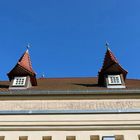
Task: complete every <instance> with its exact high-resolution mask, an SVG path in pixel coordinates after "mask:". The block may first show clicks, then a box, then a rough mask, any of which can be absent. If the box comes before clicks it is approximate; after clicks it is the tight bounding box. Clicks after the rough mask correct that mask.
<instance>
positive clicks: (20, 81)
mask: <svg viewBox="0 0 140 140" xmlns="http://www.w3.org/2000/svg"><path fill="white" fill-rule="evenodd" d="M25 82H26V77H15V78H14V81H13V86H25Z"/></svg>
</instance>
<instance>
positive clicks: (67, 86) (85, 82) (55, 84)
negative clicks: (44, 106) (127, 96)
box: [0, 77, 140, 92]
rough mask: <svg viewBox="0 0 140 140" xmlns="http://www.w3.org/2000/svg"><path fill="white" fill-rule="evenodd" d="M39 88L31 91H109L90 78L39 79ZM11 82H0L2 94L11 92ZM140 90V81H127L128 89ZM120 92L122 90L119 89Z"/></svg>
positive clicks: (96, 80) (34, 87) (95, 79)
mask: <svg viewBox="0 0 140 140" xmlns="http://www.w3.org/2000/svg"><path fill="white" fill-rule="evenodd" d="M37 83H38V85H37V86H33V87H32V88H31V89H29V90H33V91H37V90H47V91H63V90H65V91H73V90H76V91H78V90H84V91H85V90H86V91H88V90H108V89H107V88H106V87H101V86H99V85H98V78H97V77H89V78H39V79H37ZM9 84H10V82H9V81H0V92H2V91H9ZM128 89H140V80H136V79H127V80H126V89H123V90H128ZM118 90H120V89H118Z"/></svg>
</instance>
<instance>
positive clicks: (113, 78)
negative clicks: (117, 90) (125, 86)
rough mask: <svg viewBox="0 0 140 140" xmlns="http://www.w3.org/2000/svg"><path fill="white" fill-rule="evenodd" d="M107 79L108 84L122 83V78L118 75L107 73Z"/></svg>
mask: <svg viewBox="0 0 140 140" xmlns="http://www.w3.org/2000/svg"><path fill="white" fill-rule="evenodd" d="M107 79H108V84H109V85H122V79H121V76H120V75H108V77H107Z"/></svg>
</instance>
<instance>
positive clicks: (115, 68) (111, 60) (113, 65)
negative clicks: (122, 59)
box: [98, 43, 128, 86]
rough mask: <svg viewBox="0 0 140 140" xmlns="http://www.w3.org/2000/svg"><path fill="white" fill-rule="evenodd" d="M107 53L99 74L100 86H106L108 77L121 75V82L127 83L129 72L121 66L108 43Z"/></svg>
mask: <svg viewBox="0 0 140 140" xmlns="http://www.w3.org/2000/svg"><path fill="white" fill-rule="evenodd" d="M106 48H107V50H106V53H105V58H104V62H103V66H102V68H101V70H100V71H99V74H98V84H99V85H100V86H104V85H105V83H106V77H107V76H108V75H120V77H121V78H122V80H121V81H123V82H124V81H125V79H126V76H127V73H128V72H127V71H126V70H125V69H124V68H123V67H122V66H121V65H120V64H119V62H118V60H117V59H116V57H115V56H114V54H113V52H112V51H111V50H110V48H109V45H108V43H106Z"/></svg>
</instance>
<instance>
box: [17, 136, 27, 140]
mask: <svg viewBox="0 0 140 140" xmlns="http://www.w3.org/2000/svg"><path fill="white" fill-rule="evenodd" d="M19 140H28V137H27V136H20V137H19Z"/></svg>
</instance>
